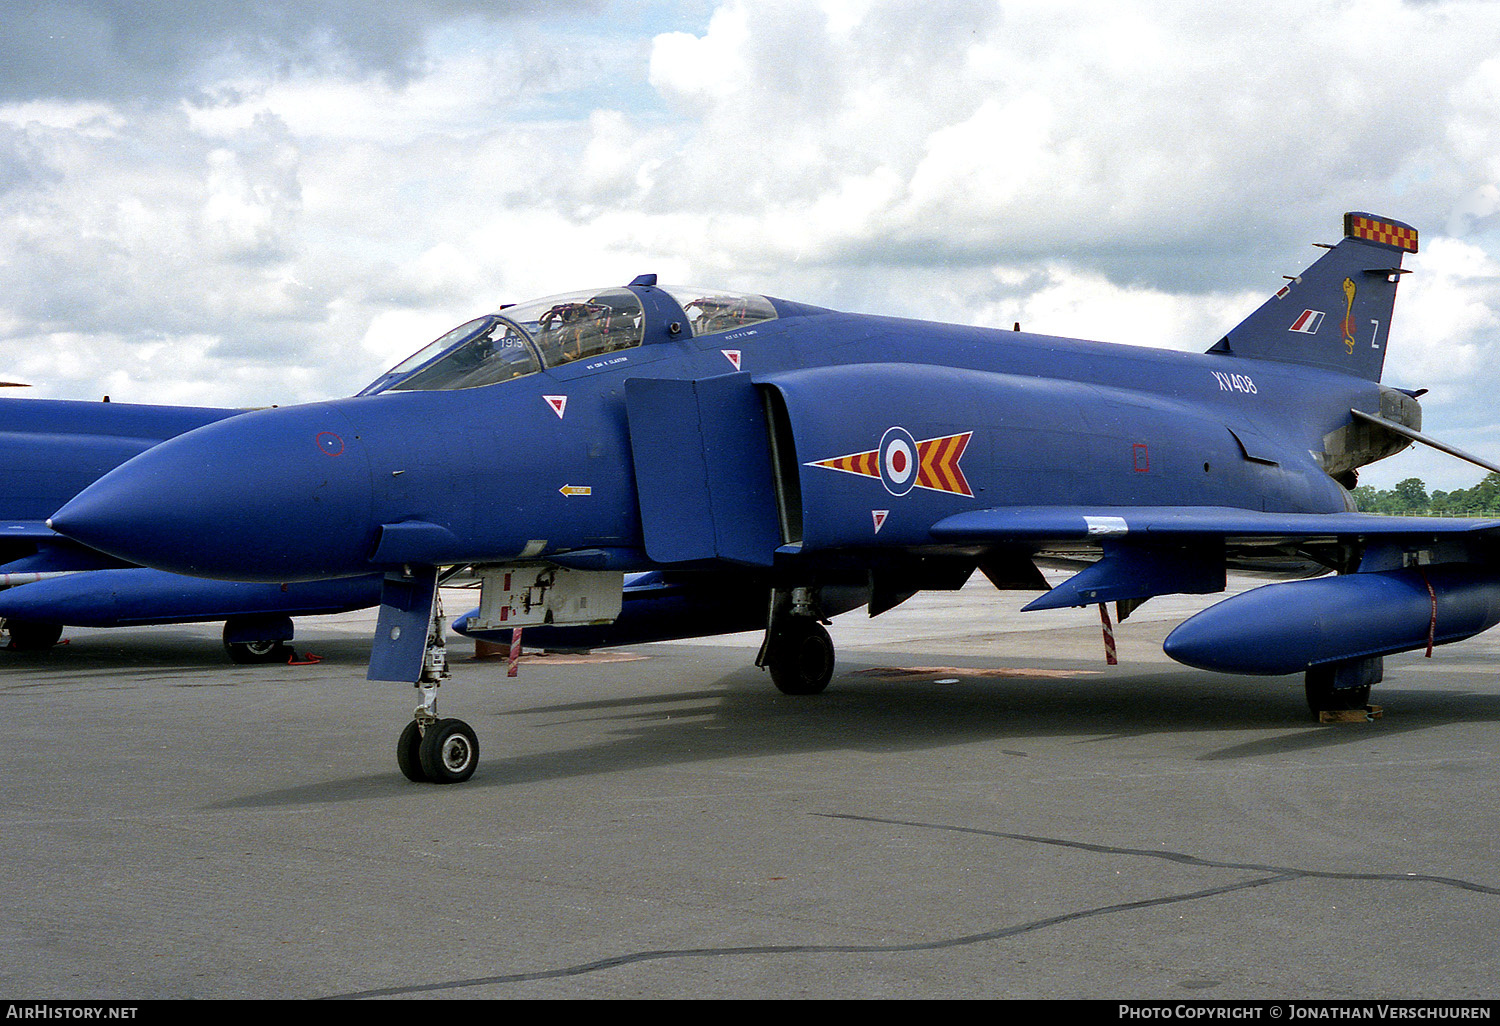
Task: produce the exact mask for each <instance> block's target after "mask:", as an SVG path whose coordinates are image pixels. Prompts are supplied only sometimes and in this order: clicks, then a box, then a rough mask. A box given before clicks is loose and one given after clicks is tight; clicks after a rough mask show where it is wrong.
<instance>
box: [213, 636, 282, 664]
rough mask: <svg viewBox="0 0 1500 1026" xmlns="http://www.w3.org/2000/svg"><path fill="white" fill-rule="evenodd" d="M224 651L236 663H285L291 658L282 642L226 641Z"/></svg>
mask: <svg viewBox="0 0 1500 1026" xmlns="http://www.w3.org/2000/svg"><path fill="white" fill-rule="evenodd" d="M224 651H226V652H228V653H229V658H230V659H231V660H233V661H234V662H236V663H241V664H249V663H284V662H286V661H287V659H288V658H289V657H290V654H291V653H290V652H289V651H288V650H287V647H286V645H284V644H283V643H282V642H280V641H226V642H224Z"/></svg>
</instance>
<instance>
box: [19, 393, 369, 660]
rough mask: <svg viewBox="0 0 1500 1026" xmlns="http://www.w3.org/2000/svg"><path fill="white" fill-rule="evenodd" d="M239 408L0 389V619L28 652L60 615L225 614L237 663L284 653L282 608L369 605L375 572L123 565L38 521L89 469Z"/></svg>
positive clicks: (286, 636)
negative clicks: (261, 578)
mask: <svg viewBox="0 0 1500 1026" xmlns="http://www.w3.org/2000/svg"><path fill="white" fill-rule="evenodd" d="M242 412H243V411H242V410H226V409H211V408H205V407H185V406H139V405H134V404H127V403H110V402H102V403H85V402H70V401H65V400H49V399H0V622H3V624H4V628H5V631H6V632H7V633H8V634H9V635H10V645H11V647H12V648H14V649H16V650H18V651H23V652H39V651H44V650H46V649H48V648H51V647H52V646H53V645H54V644H56V643H57V641H58V640H59V639H60V638H61V637H62V632H63V627H64V625H71V626H75V627H121V626H139V625H145V624H165V623H188V622H195V621H202V620H223V621H224V648H225V650H226V651H227V652H228V654H229V657H230V658H231V659H232V660H234V661H235V662H238V663H255V662H272V661H280V662H286V661H287V659H288V658H289V656H290V651H289V650H288V648H287V646H286V642H288V641H290V640H291V638H292V633H293V625H292V620H291V618H292V617H293V616H305V615H311V614H318V613H337V612H344V611H346V610H349V609H359V608H363V607H366V606H372V605H375V604H376V603H377V602H378V601H379V600H380V587H381V584H380V576H379V575H378V574H365V575H364V576H363V577H359V578H351V579H344V580H335V581H308V582H302V583H298V584H288V585H280V584H265V583H244V582H236V581H211V580H203V579H201V578H193V577H183V576H181V575H179V574H169V573H164V572H162V571H160V570H151V569H147V568H144V567H134V566H131V565H129V564H128V563H125V562H122V561H120V560H118V559H115V558H113V557H110V556H107V555H105V554H104V553H102V552H98V551H96V550H93V549H89V548H87V547H85V546H82V545H78V544H77V543H75V542H70V541H68V540H67V539H66V538H62V537H60V536H58V535H57V534H56V533H54V532H53V531H52V530H50V529H49V528H48V527H47V526H46V524H45V523H44V520H45V518H46V517H47V515H48V514H49V513H51V512H52V511H54V510H56V509H57V507H58V506H60V505H62V504H63V503H64V502H66V501H67V500H68V499H70V498H72V497H73V496H74V495H76V494H77V493H78V492H79V491H80V490H82V489H83V488H84V487H85V486H87V485H89V484H91V483H92V482H93V481H94V480H95V479H96V478H98V477H99V476H100V475H101V474H103V473H105V472H106V471H108V470H112V469H114V468H115V467H116V466H118V465H119V464H121V463H123V462H125V460H127V459H130V458H131V457H132V456H136V455H139V454H140V453H141V452H143V451H145V450H146V449H148V448H150V447H151V446H153V445H157V444H159V443H160V442H161V441H162V440H164V439H167V438H171V437H173V436H174V435H178V434H181V433H182V432H184V431H188V430H191V429H193V428H196V427H201V426H202V425H204V424H209V423H213V422H214V421H218V420H222V419H224V418H225V417H230V416H235V415H237V414H239V413H242Z"/></svg>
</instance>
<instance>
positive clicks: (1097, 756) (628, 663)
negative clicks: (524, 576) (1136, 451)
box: [0, 585, 1500, 1001]
mask: <svg viewBox="0 0 1500 1026" xmlns="http://www.w3.org/2000/svg"><path fill="white" fill-rule="evenodd" d="M474 598H475V596H474V595H473V594H472V593H470V594H467V595H465V594H458V595H455V594H449V595H448V596H447V608H448V610H449V612H450V613H453V614H457V613H462V612H464V611H466V610H467V609H468V608H470V607H471V606H472V605H475V604H477V602H475V601H474ZM1023 601H1024V597H1022V596H1018V595H1015V594H1001V593H997V592H994V591H993V590H991V589H989V588H988V586H987V585H971V586H970V587H968V588H965V589H964V590H963V591H962V592H958V593H953V594H926V595H922V596H919V597H917V598H916V599H913V600H912V601H910V602H908V603H907V604H906V605H904V606H902V607H900V608H898V609H896V610H893V611H891V612H889V613H887V614H885V615H883V616H881V617H879V618H878V619H875V620H869V619H868V618H866V617H865V616H864V614H863V613H862V612H860V613H853V614H849V615H847V616H844V617H840V618H838V619H837V620H836V621H835V623H834V626H833V627H832V628H831V632H832V634H833V637H834V640H835V642H836V644H837V645H838V658H839V661H838V668H837V670H836V675H835V678H834V681H833V683H832V684H831V685H830V687H829V689H828V690H827V692H825V693H824V694H822V695H820V696H812V697H795V698H794V697H787V696H784V695H781V694H780V693H779V692H777V691H776V690H775V689H774V688H773V687H772V685H771V683H770V680H769V678H768V677H767V676H766V675H765V674H764V673H763V672H762V671H760V670H757V669H756V668H755V667H754V666H753V665H751V664H752V662H753V660H754V656H755V650H756V646H757V644H758V641H759V639H758V637H757V636H754V635H737V636H732V637H728V638H722V639H710V640H707V641H700V642H692V643H687V642H684V643H672V644H658V645H642V646H638V647H634V648H631V649H628V650H627V651H626V652H624V653H618V652H616V653H596V654H595V656H594V657H592V658H590V659H588V660H582V659H579V658H577V657H563V656H544V657H541V658H539V659H532V658H528V659H527V660H525V661H523V663H522V665H521V666H520V670H519V674H518V675H517V676H516V677H514V678H510V677H507V676H506V664H505V661H504V660H503V659H500V660H493V659H491V660H475V659H471V658H470V655H471V653H472V652H473V644H472V642H469V641H466V640H464V639H461V638H458V637H457V636H454V637H452V638H451V639H450V649H449V652H450V658H451V661H452V670H453V677H452V680H451V681H449V682H448V683H447V684H445V685H444V686H443V688H442V691H441V697H440V700H439V711H440V713H442V714H443V715H449V716H459V717H461V718H463V719H465V720H467V721H468V722H469V723H470V724H472V725H473V727H474V728H475V730H476V731H477V732H478V735H479V740H480V745H481V762H480V766H479V769H478V771H477V772H476V774H475V775H474V777H473V779H471V780H470V781H468V782H467V783H465V784H460V785H453V786H438V785H431V784H413V783H410V782H408V781H407V780H406V779H405V778H404V777H402V776H401V775H400V773H399V772H398V771H397V769H396V764H395V747H396V738H397V735H398V733H399V732H400V730H401V728H402V726H403V725H404V724H405V723H406V721H407V720H408V719H409V717H410V714H411V709H412V707H413V705H414V704H415V701H416V695H415V692H414V691H413V690H412V689H411V688H409V687H406V686H403V685H393V684H376V683H370V682H367V681H366V680H365V679H364V662H365V658H366V656H367V653H368V650H369V640H368V639H369V636H370V634H371V632H372V628H373V624H374V613H373V611H367V612H362V613H352V614H346V615H343V616H338V617H321V618H310V619H304V620H301V621H299V624H298V639H297V641H296V647H297V651H298V652H299V653H303V654H305V653H307V652H309V651H310V652H312V653H315V654H316V655H318V656H320V657H321V660H322V661H321V662H317V663H315V664H309V665H300V666H236V665H233V664H231V663H230V662H229V661H228V660H227V658H226V657H225V655H224V653H223V651H222V648H221V646H220V644H219V625H218V624H203V625H191V626H183V627H150V628H136V629H120V630H112V631H106V630H87V629H70V630H69V631H68V632H67V634H66V635H65V637H66V639H67V642H68V643H67V644H65V645H62V646H59V647H58V648H56V649H54V650H52V651H51V652H48V653H44V654H40V655H31V656H28V655H24V654H20V653H14V652H0V713H3V715H0V732H3V736H0V765H3V768H4V774H5V776H4V779H5V787H4V791H3V820H0V823H3V826H0V998H4V999H6V1000H15V1001H20V1000H45V999H53V1000H114V1001H131V1000H149V999H179V998H180V999H193V998H345V999H348V998H368V999H374V998H399V999H414V998H438V999H442V998H446V999H472V998H506V999H514V998H683V999H687V998H1105V999H1111V1000H1127V999H1155V1000H1163V1001H1202V1000H1241V999H1276V1000H1291V999H1309V1000H1329V999H1332V1000H1342V999H1390V1000H1398V999H1420V998H1434V999H1446V1000H1491V999H1494V998H1496V997H1497V995H1500V940H1497V935H1500V931H1497V927H1500V858H1497V856H1500V840H1497V837H1500V833H1497V829H1496V827H1497V815H1496V796H1497V794H1500V756H1497V753H1500V681H1497V678H1496V667H1497V655H1500V653H1497V645H1500V640H1497V638H1496V637H1488V636H1485V637H1480V638H1477V639H1474V640H1471V641H1468V642H1464V643H1462V644H1459V645H1454V646H1451V647H1446V648H1441V649H1439V650H1438V651H1437V653H1436V654H1435V656H1434V657H1433V658H1432V659H1430V660H1429V659H1425V658H1423V656H1422V653H1420V652H1416V653H1408V654H1406V655H1403V656H1398V657H1393V658H1390V659H1388V660H1387V665H1386V680H1385V682H1384V683H1383V684H1381V685H1378V686H1377V687H1376V688H1375V691H1374V693H1373V694H1372V701H1374V702H1376V703H1378V704H1380V705H1381V706H1382V707H1383V716H1382V717H1381V718H1380V719H1378V720H1374V721H1372V722H1366V723H1351V724H1337V725H1320V724H1318V723H1316V722H1315V721H1313V720H1312V719H1311V717H1310V715H1309V714H1308V712H1307V709H1306V705H1305V701H1304V698H1303V694H1302V682H1301V679H1300V678H1282V677H1273V678H1252V677H1232V676H1223V675H1216V674H1212V673H1205V672H1202V671H1198V670H1193V669H1189V668H1187V667H1184V666H1180V665H1177V664H1175V663H1173V662H1171V661H1170V660H1169V659H1167V658H1166V656H1165V655H1163V653H1162V651H1161V640H1162V638H1163V637H1164V636H1165V634H1166V633H1167V631H1168V630H1169V629H1170V628H1171V627H1172V626H1174V625H1175V624H1176V623H1177V622H1178V621H1179V620H1181V619H1182V618H1183V617H1184V616H1185V615H1187V613H1188V612H1190V611H1191V610H1192V609H1195V608H1200V607H1202V606H1204V605H1206V604H1207V603H1208V601H1210V600H1209V599H1188V598H1174V599H1165V598H1164V599H1157V600H1153V601H1152V602H1150V603H1148V604H1147V605H1146V606H1144V607H1143V608H1141V609H1140V610H1138V611H1137V612H1136V613H1135V615H1134V616H1132V617H1131V618H1130V619H1129V620H1128V621H1126V622H1125V623H1124V624H1118V625H1116V628H1115V630H1116V634H1117V637H1118V647H1119V665H1118V666H1107V665H1105V662H1104V655H1103V643H1102V639H1101V627H1100V623H1099V619H1098V614H1097V612H1096V611H1095V610H1061V611H1054V612H1047V613H1031V614H1024V615H1023V614H1019V613H1017V612H1016V610H1017V609H1018V608H1019V606H1020V605H1021V604H1022V602H1023ZM1496 633H1497V634H1500V632H1496Z"/></svg>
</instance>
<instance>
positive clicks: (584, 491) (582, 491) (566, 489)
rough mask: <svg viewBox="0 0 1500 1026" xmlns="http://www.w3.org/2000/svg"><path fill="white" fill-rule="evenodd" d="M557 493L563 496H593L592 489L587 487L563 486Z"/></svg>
mask: <svg viewBox="0 0 1500 1026" xmlns="http://www.w3.org/2000/svg"><path fill="white" fill-rule="evenodd" d="M558 491H560V492H562V493H563V494H564V495H593V494H594V489H593V488H592V487H590V486H589V485H563V486H562V487H561V488H559V489H558Z"/></svg>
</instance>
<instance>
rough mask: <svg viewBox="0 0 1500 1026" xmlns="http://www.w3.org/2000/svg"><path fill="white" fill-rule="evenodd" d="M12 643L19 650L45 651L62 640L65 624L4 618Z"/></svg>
mask: <svg viewBox="0 0 1500 1026" xmlns="http://www.w3.org/2000/svg"><path fill="white" fill-rule="evenodd" d="M0 623H3V624H4V625H5V629H6V631H8V632H9V634H10V645H11V647H12V648H14V649H15V650H16V651H17V652H45V651H47V650H48V649H49V648H51V647H52V646H53V645H55V644H57V643H58V642H59V641H60V640H62V632H63V625H62V624H60V623H39V622H36V621H32V620H4V621H0Z"/></svg>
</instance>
